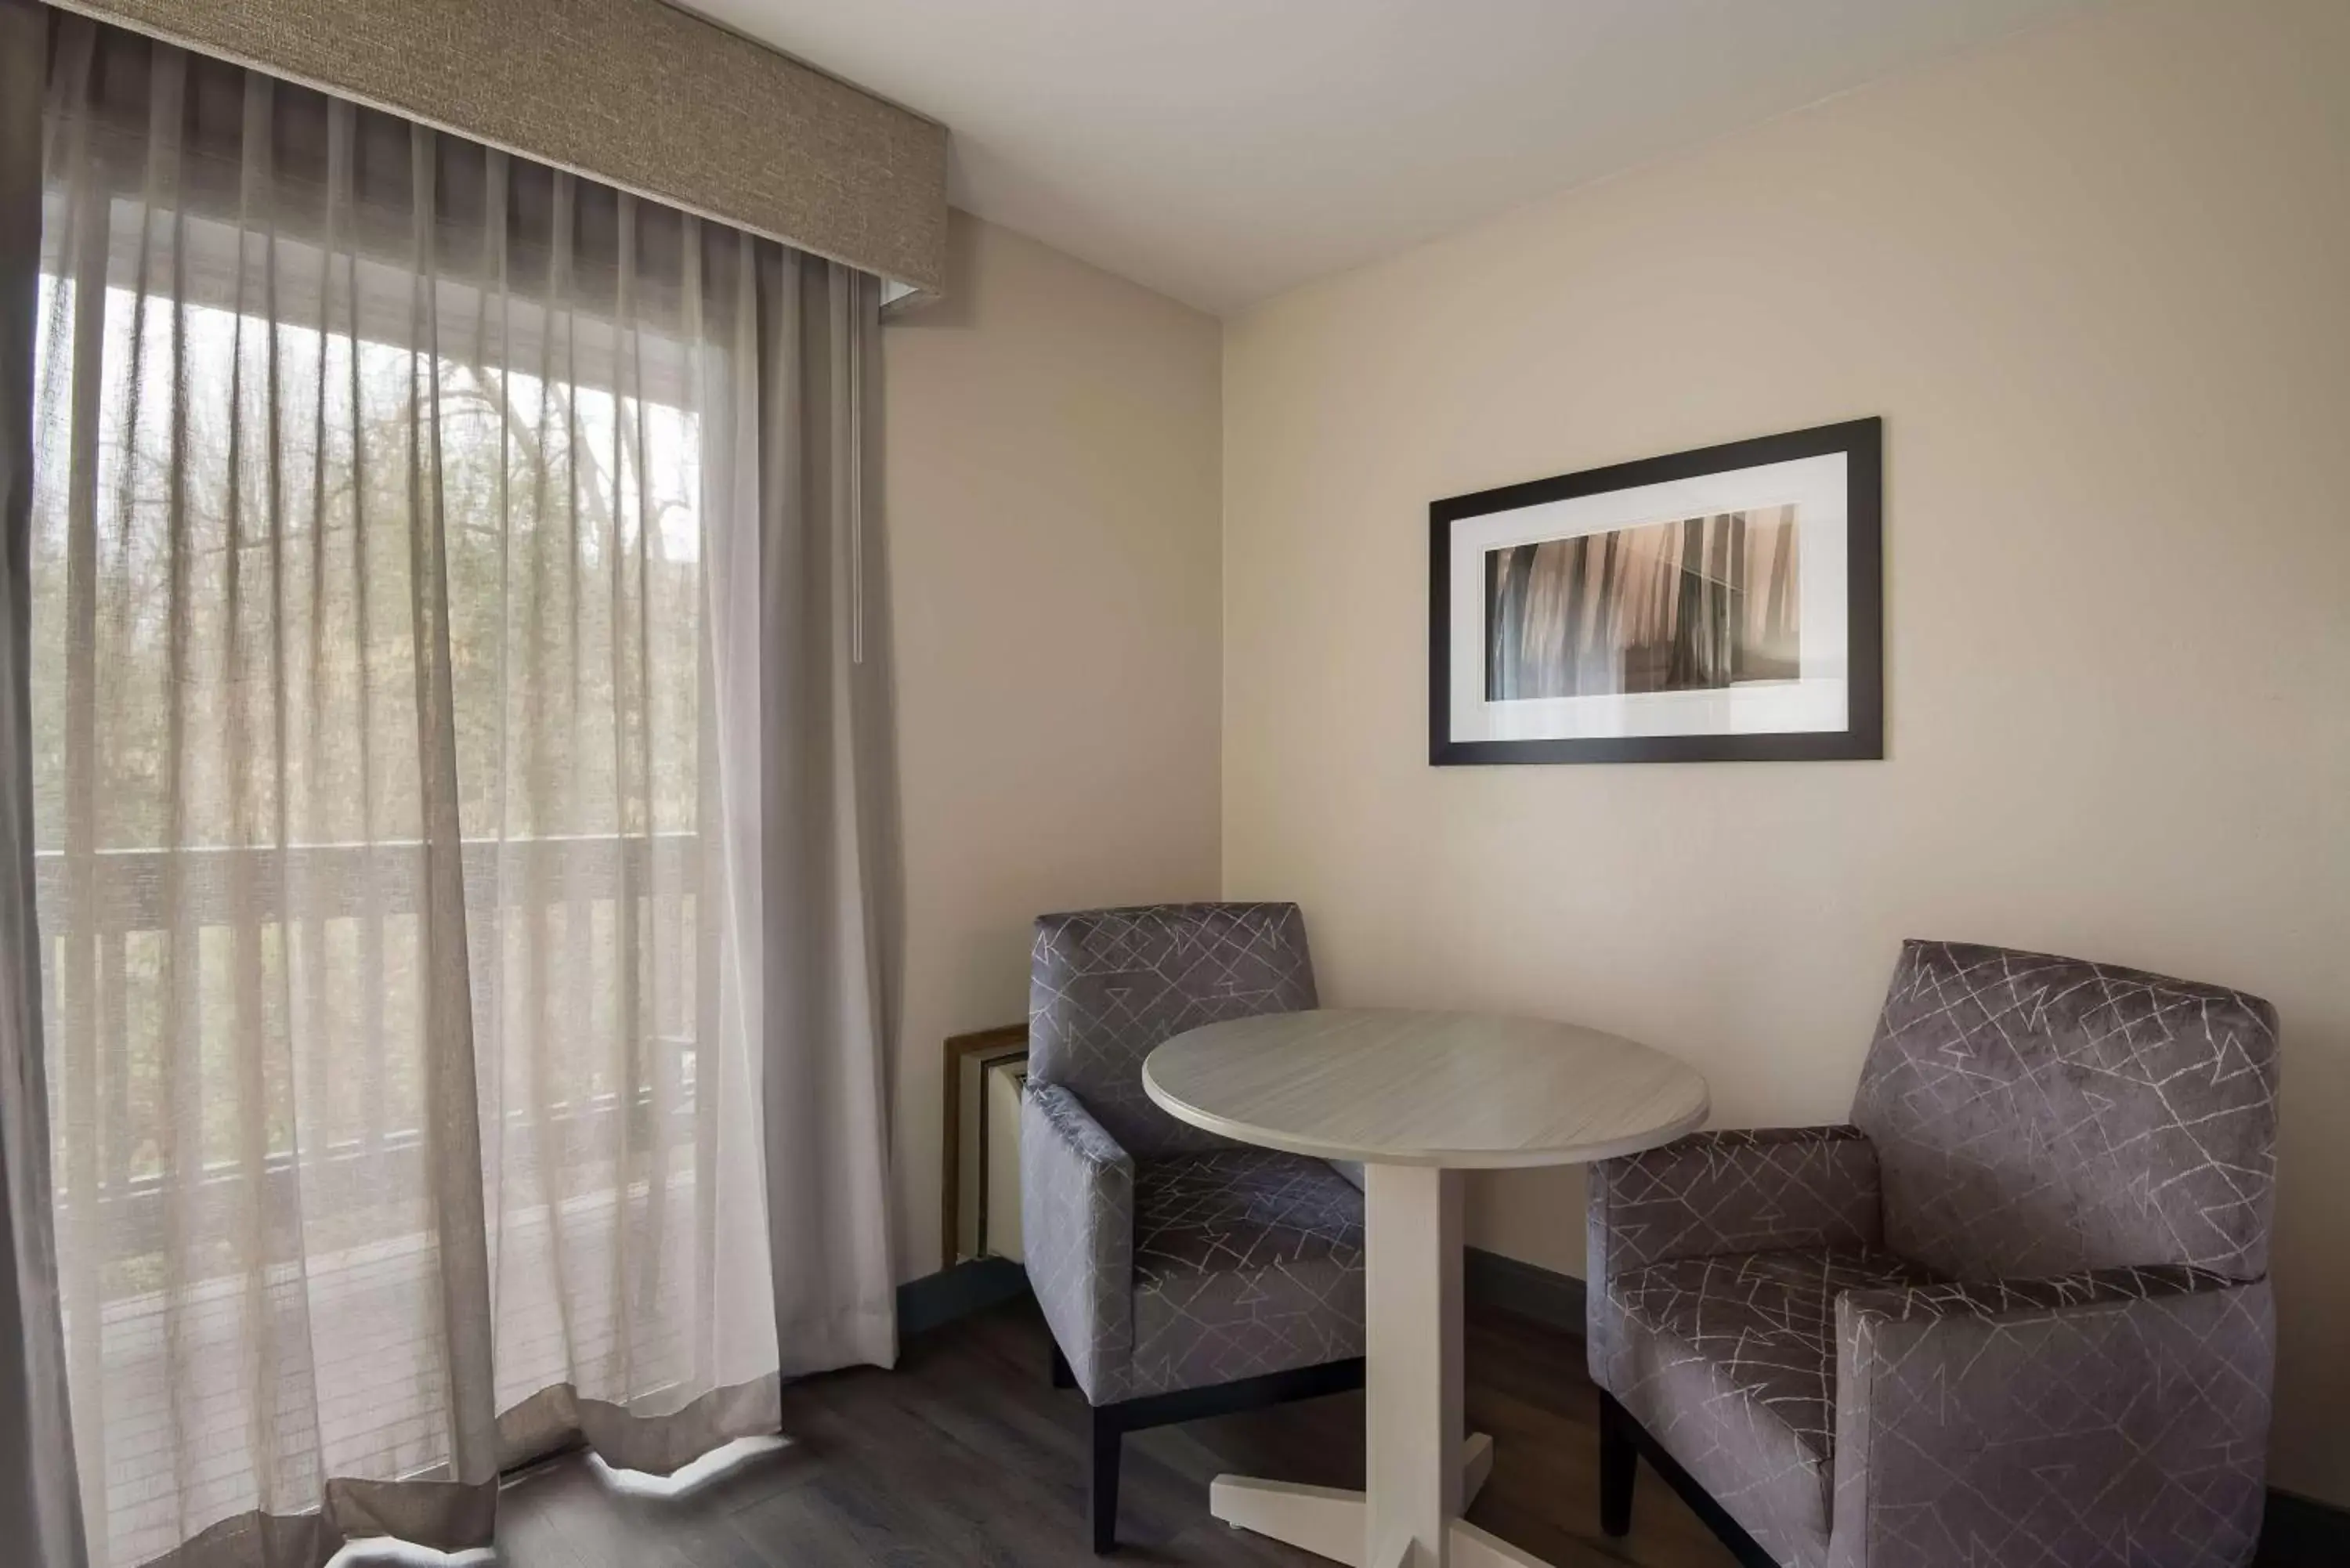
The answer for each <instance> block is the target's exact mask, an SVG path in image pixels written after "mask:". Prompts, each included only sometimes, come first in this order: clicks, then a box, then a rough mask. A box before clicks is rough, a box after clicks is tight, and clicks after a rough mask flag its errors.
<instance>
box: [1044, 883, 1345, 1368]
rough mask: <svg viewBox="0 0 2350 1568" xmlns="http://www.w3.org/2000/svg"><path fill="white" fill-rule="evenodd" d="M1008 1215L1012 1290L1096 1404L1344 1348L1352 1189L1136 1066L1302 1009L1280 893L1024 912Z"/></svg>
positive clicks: (1302, 964)
mask: <svg viewBox="0 0 2350 1568" xmlns="http://www.w3.org/2000/svg"><path fill="white" fill-rule="evenodd" d="M1030 997H1031V1005H1030V1015H1029V1072H1030V1077H1029V1082H1028V1088H1027V1094H1026V1099H1025V1103H1024V1106H1023V1107H1022V1131H1021V1186H1022V1191H1021V1218H1022V1233H1023V1234H1024V1236H1026V1237H1027V1239H1028V1241H1027V1259H1026V1262H1027V1269H1028V1276H1029V1281H1030V1282H1031V1284H1032V1286H1033V1287H1034V1288H1035V1293H1036V1297H1037V1300H1038V1301H1039V1303H1041V1304H1042V1305H1043V1307H1044V1311H1045V1321H1046V1322H1047V1323H1048V1324H1050V1325H1051V1326H1052V1329H1053V1334H1054V1337H1055V1340H1056V1341H1057V1342H1058V1343H1059V1345H1060V1346H1061V1349H1062V1352H1063V1354H1064V1355H1066V1358H1067V1360H1068V1362H1069V1366H1070V1370H1071V1371H1073V1372H1074V1373H1075V1374H1076V1378H1077V1382H1078V1385H1079V1386H1081V1387H1082V1388H1084V1390H1085V1392H1086V1397H1087V1399H1089V1400H1090V1401H1091V1402H1093V1403H1094V1404H1096V1405H1106V1404H1114V1403H1117V1402H1119V1401H1122V1400H1126V1399H1130V1398H1135V1397H1140V1396H1143V1395H1147V1394H1158V1393H1166V1392H1170V1391H1173V1390H1175V1389H1180V1388H1192V1387H1201V1386H1209V1385H1212V1384H1218V1383H1224V1382H1230V1381H1232V1380H1233V1379H1236V1378H1241V1377H1248V1376H1256V1375H1257V1374H1260V1373H1267V1372H1279V1371H1286V1370H1289V1369H1291V1368H1294V1367H1300V1366H1317V1365H1319V1364H1321V1363H1323V1362H1326V1361H1334V1360H1341V1359H1345V1358H1347V1357H1352V1356H1357V1355H1361V1354H1362V1353H1363V1329H1364V1314H1363V1207H1362V1194H1361V1192H1360V1190H1359V1189H1357V1186H1356V1185H1355V1184H1354V1183H1352V1182H1350V1181H1349V1180H1348V1179H1347V1178H1346V1177H1344V1176H1342V1175H1341V1174H1339V1173H1338V1172H1337V1171H1336V1170H1334V1169H1333V1168H1331V1167H1330V1166H1329V1165H1328V1164H1326V1163H1325V1162H1323V1161H1320V1160H1315V1159H1308V1158H1304V1157H1301V1156H1297V1155H1290V1154H1282V1153H1279V1152H1277V1151H1274V1150H1271V1149H1262V1148H1254V1147H1247V1146H1243V1145H1240V1144H1236V1143H1234V1142H1232V1140H1230V1139H1227V1138H1221V1137H1215V1136H1214V1135H1213V1134H1211V1133H1207V1132H1203V1131H1199V1130H1198V1129H1194V1128H1191V1127H1188V1126H1186V1125H1185V1124H1183V1123H1180V1122H1178V1121H1176V1120H1175V1118H1174V1117H1172V1116H1168V1115H1167V1114H1166V1113H1165V1112H1163V1111H1161V1110H1159V1107H1158V1106H1154V1105H1152V1104H1150V1102H1149V1098H1148V1096H1146V1095H1145V1094H1144V1093H1143V1090H1142V1062H1143V1058H1144V1057H1146V1056H1148V1055H1149V1054H1150V1052H1151V1050H1152V1049H1153V1048H1155V1047H1156V1046H1158V1045H1159V1044H1160V1043H1161V1042H1163V1041H1165V1040H1167V1039H1169V1038H1170V1037H1171V1036H1173V1035H1175V1034H1178V1033H1182V1032H1183V1031H1184V1030H1187V1029H1192V1028H1196V1027H1198V1026H1200V1025H1201V1024H1203V1023H1214V1022H1218V1021H1220V1020H1222V1019H1227V1018H1241V1017H1247V1016H1251V1015H1253V1014H1255V1013H1260V1012H1279V1011H1292V1010H1295V1009H1299V1008H1306V1007H1311V1006H1313V1005H1314V1002H1315V992H1314V971H1313V964H1312V961H1311V960H1310V958H1309V957H1308V956H1307V950H1306V946H1305V921H1304V919H1303V918H1302V917H1301V916H1300V915H1299V913H1298V910H1297V907H1296V906H1295V905H1294V904H1167V905H1154V906H1149V907H1147V908H1138V909H1098V910H1090V911H1085V912H1081V913H1076V914H1067V915H1048V916H1045V918H1044V919H1040V920H1038V921H1037V922H1036V944H1035V957H1034V963H1033V968H1032V974H1031V986H1030Z"/></svg>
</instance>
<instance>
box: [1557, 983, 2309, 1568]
mask: <svg viewBox="0 0 2350 1568" xmlns="http://www.w3.org/2000/svg"><path fill="white" fill-rule="evenodd" d="M2276 1094H2277V1035H2276V1017H2275V1013H2274V1012H2273V1011H2272V1009H2271V1008H2270V1007H2269V1005H2268V1003H2266V1002H2262V1001H2260V1000H2259V999H2258V998H2256V997H2251V996H2246V995H2243V994H2241V993H2240V992H2232V991H2226V990H2223V989H2221V988H2220V987H2218V986H2211V985H2199V984H2196V983H2193V982H2191V981H2178V980H2168V979H2165V978H2164V977H2162V976H2160V975H2153V974H2144V973H2140V972H2138V971H2135V970H2123V969H2112V968H2107V967H2106V966H2103V965H2099V964H2093V963H2085V962H2082V961H2077V960H2074V959H2064V958H2051V957H2047V956H2044V955H2042V954H2038V953H2023V952H2011V951H2008V950H2003V949H1999V948H1986V947H1965V946H1959V945H1955V944H1950V943H1943V942H1918V941H1913V942H1909V943H1907V944H1906V945H1905V946H1904V948H1903V950H1902V954H1901V961H1900V964H1899V967H1898V969H1897V970H1896V971H1895V973H1894V977H1893V984H1892V988H1891V991H1890V992H1889V993H1888V994H1887V997H1886V1001H1885V1012H1884V1015H1883V1017H1882V1019H1881V1021H1880V1022H1879V1023H1878V1025H1877V1037H1876V1040H1875V1042H1874V1044H1872V1045H1871V1046H1870V1048H1869V1053H1868V1058H1867V1061H1866V1065H1865V1066H1864V1067H1863V1069H1862V1073H1861V1082H1860V1090H1859V1094H1858V1096H1857V1097H1856V1101H1855V1103H1854V1106H1853V1115H1852V1123H1851V1125H1850V1126H1846V1127H1789V1128H1778V1129H1772V1130H1765V1131H1760V1132H1714V1133H1700V1134H1697V1135H1695V1136H1693V1137H1686V1138H1683V1139H1681V1140H1679V1142H1677V1143H1673V1144H1669V1145H1667V1146H1666V1147H1662V1148H1659V1149H1652V1150H1650V1151H1648V1153H1646V1154H1640V1155H1635V1156H1632V1157H1630V1158H1624V1159H1612V1160H1607V1161H1604V1162H1602V1163H1600V1164H1598V1165H1596V1166H1595V1167H1594V1168H1593V1169H1592V1179H1591V1185H1590V1216H1589V1228H1590V1268H1591V1277H1590V1296H1589V1303H1590V1304H1589V1312H1590V1356H1591V1375H1592V1377H1593V1379H1594V1380H1595V1381H1596V1382H1597V1383H1598V1385H1599V1386H1600V1388H1601V1390H1602V1391H1603V1392H1602V1394H1601V1499H1602V1502H1601V1522H1602V1525H1603V1527H1604V1528H1605V1529H1606V1530H1607V1532H1609V1533H1610V1534H1617V1535H1620V1534H1622V1533H1623V1532H1624V1531H1625V1530H1626V1528H1627V1526H1628V1524H1629V1521H1630V1510H1631V1497H1632V1478H1633V1472H1634V1455H1635V1454H1636V1453H1641V1454H1646V1455H1647V1456H1648V1458H1649V1459H1651V1460H1652V1461H1653V1462H1654V1463H1655V1464H1656V1466H1657V1468H1658V1469H1659V1471H1660V1472H1661V1473H1663V1474H1664V1475H1665V1477H1666V1478H1667V1479H1668V1480H1670V1481H1672V1482H1673V1484H1674V1485H1675V1486H1676V1487H1677V1488H1678V1489H1679V1490H1682V1492H1683V1493H1684V1495H1685V1496H1687V1497H1689V1499H1690V1501H1691V1503H1692V1504H1693V1505H1694V1506H1695V1507H1696V1508H1697V1509H1698V1511H1699V1512H1700V1514H1703V1515H1705V1516H1706V1517H1707V1519H1708V1521H1709V1522H1710V1523H1712V1524H1713V1525H1714V1526H1715V1528H1716V1529H1717V1530H1718V1531H1720V1532H1722V1534H1723V1535H1724V1538H1725V1539H1726V1540H1728V1541H1729V1542H1730V1543H1731V1546H1732V1547H1733V1549H1734V1550H1736V1551H1737V1552H1739V1553H1740V1555H1741V1557H1742V1560H1743V1561H1745V1562H1747V1563H1778V1564H1782V1565H1784V1568H1944V1565H1950V1568H1958V1565H1961V1564H1963V1565H1966V1568H1975V1565H1978V1564H1986V1563H1998V1564H2002V1565H2022V1564H2045V1565H2047V1568H2105V1565H2112V1568H2174V1565H2176V1568H2188V1565H2190V1564H2192V1565H2197V1568H2201V1565H2206V1564H2209V1565H2212V1568H2217V1565H2220V1564H2234V1563H2244V1562H2246V1561H2248V1560H2249V1559H2250V1558H2251V1553H2252V1550H2253V1547H2254V1544H2255V1542H2256V1540H2257V1537H2258V1534H2259V1529H2260V1521H2261V1510H2262V1471H2263V1465H2264V1458H2265V1454H2266V1449H2267V1443H2268V1427H2269V1400H2270V1383H2271V1375H2272V1362H2273V1355H2274V1352H2273V1339H2272V1314H2271V1305H2270V1297H2269V1284H2268V1279H2267V1273H2268V1242H2269V1215H2270V1198H2271V1189H2272V1182H2273V1176H2274V1147H2275V1137H2276ZM1725 1516H1726V1517H1725Z"/></svg>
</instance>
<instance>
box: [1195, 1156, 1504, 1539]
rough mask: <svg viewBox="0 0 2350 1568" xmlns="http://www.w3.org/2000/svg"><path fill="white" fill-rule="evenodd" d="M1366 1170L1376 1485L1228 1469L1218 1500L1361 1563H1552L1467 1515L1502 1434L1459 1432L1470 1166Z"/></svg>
mask: <svg viewBox="0 0 2350 1568" xmlns="http://www.w3.org/2000/svg"><path fill="white" fill-rule="evenodd" d="M1364 1177H1365V1181H1364V1188H1363V1217H1364V1224H1365V1231H1366V1235H1365V1256H1364V1270H1365V1275H1366V1281H1365V1283H1366V1289H1367V1296H1368V1300H1367V1321H1366V1328H1367V1334H1366V1345H1365V1361H1366V1366H1365V1368H1364V1379H1363V1383H1364V1401H1363V1402H1364V1418H1365V1423H1366V1426H1367V1431H1366V1433H1365V1437H1366V1442H1365V1459H1366V1463H1365V1471H1366V1476H1365V1479H1366V1480H1367V1481H1368V1483H1369V1484H1368V1485H1367V1487H1366V1488H1365V1490H1361V1491H1347V1490H1340V1489H1338V1488H1334V1487H1317V1486H1299V1485H1295V1484H1294V1483H1291V1482H1288V1481H1276V1480H1252V1479H1249V1478H1247V1477H1243V1476H1218V1477H1217V1478H1216V1479H1215V1480H1214V1481H1213V1482H1212V1483H1211V1485H1210V1487H1209V1489H1208V1508H1209V1511H1211V1513H1213V1514H1214V1515H1215V1516H1216V1517H1217V1518H1218V1519H1221V1520H1222V1521H1224V1522H1225V1523H1227V1524H1233V1525H1238V1526H1240V1527H1242V1528H1243V1529H1247V1530H1253V1531H1255V1532H1257V1533H1258V1534H1260V1535H1270V1536H1272V1537H1273V1538H1274V1539H1275V1540H1277V1541H1285V1542H1289V1544H1291V1545H1292V1546H1297V1547H1302V1548H1304V1549H1305V1551H1308V1552H1315V1553H1316V1554H1317V1555H1319V1556H1323V1557H1327V1558H1329V1559H1330V1560H1331V1561H1333V1562H1335V1563H1347V1564H1349V1565H1350V1568H1545V1565H1544V1563H1542V1562H1541V1561H1540V1560H1539V1559H1537V1558H1534V1557H1531V1556H1528V1555H1527V1554H1526V1553H1525V1552H1521V1551H1519V1550H1518V1549H1517V1548H1516V1547H1514V1546H1512V1545H1511V1544H1510V1543H1509V1542H1505V1541H1503V1540H1502V1539H1501V1538H1500V1537H1498V1536H1495V1535H1492V1534H1489V1533H1487V1532H1485V1531H1482V1530H1480V1529H1478V1528H1477V1527H1476V1526H1475V1525H1473V1524H1471V1523H1470V1522H1469V1521H1466V1520H1464V1519H1462V1518H1461V1510H1462V1509H1464V1508H1466V1507H1467V1506H1468V1505H1469V1501H1470V1500H1471V1498H1473V1497H1475V1496H1476V1495H1477V1492H1478V1490H1479V1489H1481V1488H1482V1487H1483V1485H1484V1484H1485V1478H1486V1476H1487V1475H1488V1474H1490V1473H1491V1472H1492V1467H1493V1443H1492V1438H1488V1437H1486V1436H1485V1435H1484V1434H1483V1433H1482V1432H1481V1433H1478V1434H1477V1435H1476V1436H1474V1437H1471V1438H1467V1439H1466V1440H1463V1439H1462V1438H1461V1436H1460V1434H1461V1429H1462V1426H1463V1421H1462V1416H1461V1177H1460V1173H1459V1172H1457V1171H1449V1170H1440V1169H1436V1168H1431V1167H1426V1166H1407V1165H1372V1166H1369V1167H1367V1168H1366V1169H1365V1171H1364Z"/></svg>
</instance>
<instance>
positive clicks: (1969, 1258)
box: [1853, 941, 2277, 1279]
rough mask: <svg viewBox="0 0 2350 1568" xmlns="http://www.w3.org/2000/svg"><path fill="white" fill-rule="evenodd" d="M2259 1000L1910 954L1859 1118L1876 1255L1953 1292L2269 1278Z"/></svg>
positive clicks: (1899, 974) (2054, 964)
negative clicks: (2198, 1274) (2180, 1267)
mask: <svg viewBox="0 0 2350 1568" xmlns="http://www.w3.org/2000/svg"><path fill="white" fill-rule="evenodd" d="M2276 1115H2277V1031H2276V1014H2275V1012H2274V1011H2273V1010H2272V1008H2271V1007H2270V1006H2269V1004H2268V1003H2266V1002H2262V1001H2260V1000H2259V999H2258V998H2255V997H2250V996H2246V995H2244V994H2243V993H2242V992H2235V991H2230V990H2226V989H2224V988H2222V987H2220V986H2213V985H2199V984H2196V983H2194V982H2192V981H2178V980H2170V979H2168V978H2165V977H2164V976H2161V975H2154V974H2147V973H2143V972H2141V971H2137V970H2127V969H2117V968H2114V967H2112V966H2110V965H2106V964H2095V963H2087V962H2084V961H2080V960H2077V959H2065V958H2054V957H2051V956H2049V955H2047V954H2043V953H2024V952H2012V951H2009V950H2005V949H2002V948H1988V947H1971V946H1964V945H1960V944H1957V943H1950V942H1918V941H1913V942H1909V943H1907V944H1905V945H1904V947H1903V949H1902V953H1901V961H1900V965H1899V967H1898V970H1897V971H1895V974H1894V980H1893V984H1892V987H1891V989H1890V990H1889V991H1888V992H1887V996H1886V999H1885V1010H1884V1013H1883V1016H1882V1018H1881V1020H1880V1022H1879V1023H1878V1025H1877V1039H1876V1042H1875V1043H1874V1044H1872V1045H1871V1046H1870V1048H1869V1054H1868V1059H1867V1062H1866V1065H1865V1066H1864V1067H1863V1069H1862V1073H1861V1080H1860V1089H1859V1093H1858V1096H1856V1102H1855V1105H1854V1108H1853V1121H1854V1123H1855V1124H1856V1125H1857V1126H1858V1127H1860V1128H1861V1130H1862V1131H1864V1132H1866V1134H1867V1135H1868V1137H1869V1138H1870V1140H1871V1141H1872V1142H1873V1143H1874V1144H1875V1145H1876V1147H1877V1158H1878V1162H1879V1166H1880V1168H1881V1173H1882V1174H1881V1179H1882V1181H1883V1184H1884V1191H1885V1239H1886V1241H1887V1245H1889V1246H1891V1247H1893V1248H1895V1249H1896V1250H1897V1251H1900V1252H1902V1253H1904V1254H1905V1255H1907V1256H1909V1257H1912V1258H1916V1259H1918V1260H1919V1261H1921V1262H1927V1263H1930V1264H1931V1265H1933V1266H1934V1267H1935V1268H1937V1269H1939V1270H1940V1271H1942V1272H1944V1273H1947V1274H1950V1275H1952V1276H1954V1277H1959V1278H1965V1279H1991V1278H1997V1277H2000V1276H2002V1275H2037V1274H2061V1273H2070V1272H2074V1271H2076V1270H2081V1269H2094V1268H2100V1267H2104V1266H2106V1265H2109V1264H2126V1263H2191V1264H2198V1265H2200V1266H2203V1267H2207V1268H2213V1269H2219V1270H2221V1271H2224V1272H2227V1273H2230V1274H2231V1275H2233V1276H2234V1277H2236V1278H2238V1279H2255V1278H2258V1277H2260V1276H2261V1275H2262V1274H2263V1273H2265V1272H2267V1269H2268V1233H2269V1216H2270V1210H2271V1206H2272V1198H2273V1194H2274V1190H2275V1182H2276V1166H2275V1147H2276Z"/></svg>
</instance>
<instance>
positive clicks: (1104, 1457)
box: [1087, 1406, 1126, 1555]
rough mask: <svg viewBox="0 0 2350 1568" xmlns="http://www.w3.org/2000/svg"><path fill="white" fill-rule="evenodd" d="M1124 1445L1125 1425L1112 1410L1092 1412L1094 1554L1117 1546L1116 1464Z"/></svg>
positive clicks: (1099, 1408) (1091, 1508)
mask: <svg viewBox="0 0 2350 1568" xmlns="http://www.w3.org/2000/svg"><path fill="white" fill-rule="evenodd" d="M1125 1442H1126V1428H1125V1425H1124V1424H1123V1423H1122V1422H1120V1421H1119V1420H1118V1412H1117V1411H1116V1410H1114V1409H1103V1408H1101V1407H1098V1406H1097V1407H1095V1409H1094V1490H1093V1501H1092V1503H1091V1505H1090V1506H1089V1508H1088V1510H1087V1514H1088V1517H1089V1518H1090V1519H1091V1520H1092V1521H1093V1527H1094V1552H1095V1554H1096V1555H1099V1554H1100V1553H1102V1552H1107V1551H1108V1550H1109V1549H1110V1548H1111V1547H1113V1546H1116V1545H1117V1544H1118V1456H1119V1454H1120V1453H1121V1452H1122V1451H1123V1449H1124V1448H1125Z"/></svg>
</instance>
